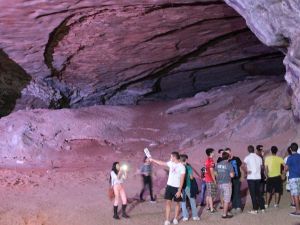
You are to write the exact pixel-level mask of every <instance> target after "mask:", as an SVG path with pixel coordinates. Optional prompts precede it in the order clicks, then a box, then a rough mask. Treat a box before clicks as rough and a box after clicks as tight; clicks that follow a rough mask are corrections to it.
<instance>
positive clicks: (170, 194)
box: [165, 185, 182, 202]
mask: <svg viewBox="0 0 300 225" xmlns="http://www.w3.org/2000/svg"><path fill="white" fill-rule="evenodd" d="M177 191H178V188H177V187H172V186H169V185H167V187H166V192H165V199H166V200H171V201H172V200H174V202H181V201H182V197H181V196H180V197H179V198H176V196H175V195H176V193H177Z"/></svg>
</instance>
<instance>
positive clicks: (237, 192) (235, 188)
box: [232, 179, 242, 209]
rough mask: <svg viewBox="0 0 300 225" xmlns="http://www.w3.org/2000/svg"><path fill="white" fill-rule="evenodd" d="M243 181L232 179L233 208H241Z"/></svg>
mask: <svg viewBox="0 0 300 225" xmlns="http://www.w3.org/2000/svg"><path fill="white" fill-rule="evenodd" d="M241 206H242V203H241V181H240V180H239V179H232V208H234V209H237V208H241Z"/></svg>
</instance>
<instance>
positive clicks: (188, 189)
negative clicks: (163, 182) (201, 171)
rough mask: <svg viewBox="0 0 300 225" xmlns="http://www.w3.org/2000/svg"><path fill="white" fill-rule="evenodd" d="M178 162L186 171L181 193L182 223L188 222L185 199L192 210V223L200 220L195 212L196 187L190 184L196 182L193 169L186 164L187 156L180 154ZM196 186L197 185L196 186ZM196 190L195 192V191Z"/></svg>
mask: <svg viewBox="0 0 300 225" xmlns="http://www.w3.org/2000/svg"><path fill="white" fill-rule="evenodd" d="M180 161H181V162H182V164H183V165H185V170H186V174H185V188H184V189H183V192H182V195H183V196H182V197H183V199H182V200H183V201H182V202H181V209H182V217H183V218H182V221H188V220H189V213H188V210H187V208H186V200H187V198H188V199H189V201H190V205H191V208H192V219H193V220H194V221H196V220H200V218H199V217H198V212H197V206H196V195H197V193H196V192H198V187H196V188H195V186H194V185H193V184H194V183H192V182H196V181H195V180H194V179H195V178H194V175H193V169H192V167H191V166H190V164H188V156H187V155H186V154H182V155H180ZM196 186H197V184H196ZM195 189H197V190H195Z"/></svg>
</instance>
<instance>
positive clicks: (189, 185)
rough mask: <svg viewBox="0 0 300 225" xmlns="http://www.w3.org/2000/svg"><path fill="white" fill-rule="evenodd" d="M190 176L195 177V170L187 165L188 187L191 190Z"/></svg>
mask: <svg viewBox="0 0 300 225" xmlns="http://www.w3.org/2000/svg"><path fill="white" fill-rule="evenodd" d="M190 175H193V169H192V167H191V166H189V165H186V186H187V187H188V188H191V178H190Z"/></svg>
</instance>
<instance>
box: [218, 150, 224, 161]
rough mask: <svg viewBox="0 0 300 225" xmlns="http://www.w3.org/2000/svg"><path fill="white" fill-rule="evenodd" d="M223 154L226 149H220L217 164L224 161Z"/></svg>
mask: <svg viewBox="0 0 300 225" xmlns="http://www.w3.org/2000/svg"><path fill="white" fill-rule="evenodd" d="M223 152H224V149H219V150H218V155H219V157H218V159H217V163H219V162H221V161H222V160H223V158H222V154H223Z"/></svg>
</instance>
